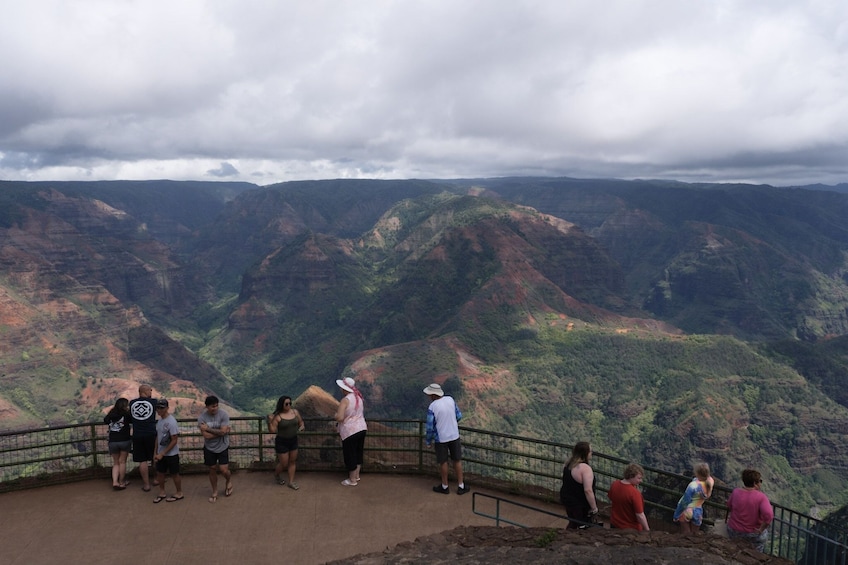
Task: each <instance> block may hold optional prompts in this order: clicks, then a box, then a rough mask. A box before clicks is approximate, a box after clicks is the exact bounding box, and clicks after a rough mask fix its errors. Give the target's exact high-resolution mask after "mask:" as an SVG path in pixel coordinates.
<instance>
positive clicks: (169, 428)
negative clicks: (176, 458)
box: [156, 414, 180, 457]
mask: <svg viewBox="0 0 848 565" xmlns="http://www.w3.org/2000/svg"><path fill="white" fill-rule="evenodd" d="M178 435H180V427H179V426H178V425H177V419H176V418H174V417H173V416H172V415H170V414H168V416H167V417H165V418H162V419H161V420H159V421H158V422H156V441H157V443H158V447H157V453H162V452H161V451H159V450H162V449H165V448H166V447H167V446H168V444H169V443H171V438H172V437H173V436H178ZM179 454H180V443H179V442H177V443H176V444H175V445H174V447H172V448H171V450H170V451H168V452H166V453H162V455H164V456H166V457H168V456H170V455H179Z"/></svg>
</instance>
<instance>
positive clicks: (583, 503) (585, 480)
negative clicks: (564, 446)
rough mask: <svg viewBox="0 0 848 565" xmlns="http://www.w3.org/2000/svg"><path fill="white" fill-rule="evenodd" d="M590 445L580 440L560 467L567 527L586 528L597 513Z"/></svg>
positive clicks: (560, 495)
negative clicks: (590, 462)
mask: <svg viewBox="0 0 848 565" xmlns="http://www.w3.org/2000/svg"><path fill="white" fill-rule="evenodd" d="M591 458H592V446H591V445H589V442H587V441H580V442H577V444H576V445H575V446H574V448H573V449H572V450H571V458H569V460H568V461H567V462H566V463H565V466H564V467H563V468H562V488H561V489H560V491H559V497H560V501H561V502H562V504H563V506H565V513H566V514H568V518H569V520H568V526H567V529H572V530H573V529H576V528H586V527H588V526H589V525H590V524H591V523H592V519H593V518H594V517H595V515H597V513H598V502H597V500H595V474H594V472H592V467H591V466H590V465H589V460H590V459H591Z"/></svg>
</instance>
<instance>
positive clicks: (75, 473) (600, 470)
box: [0, 417, 848, 565]
mask: <svg viewBox="0 0 848 565" xmlns="http://www.w3.org/2000/svg"><path fill="white" fill-rule="evenodd" d="M178 422H179V425H180V430H181V433H180V460H181V463H182V464H183V465H186V466H187V467H188V468H190V467H191V466H197V467H198V470H201V469H203V467H202V464H203V438H202V436H201V435H200V432H199V430H198V429H197V425H196V421H195V420H194V419H180V420H178ZM368 425H369V430H368V440H367V441H366V451H365V459H366V461H365V467H366V469H367V470H368V471H369V472H415V473H427V474H434V475H435V474H436V462H435V456H434V454H433V450H432V449H427V448H426V445H425V442H424V422H423V421H421V420H369V421H368ZM231 426H232V428H233V430H232V432H231V434H230V461H231V464H233V466H234V467H236V468H248V469H250V468H253V469H270V468H271V467H273V465H274V461H275V454H274V435H273V434H271V433H270V432H268V431H267V427H266V424H265V420H264V418H262V417H238V418H232V419H231ZM306 426H307V431H306V432H302V433H301V434H300V436H299V437H300V441H299V456H298V468H299V469H300V470H307V471H308V470H343V468H344V466H343V462H342V454H341V443H340V442H339V440H338V433H337V432H336V430H335V427H334V426H333V425H332V422H331V421H330V420H319V419H307V420H306ZM460 430H461V431H462V441H463V469H464V471H465V474H466V476H468V477H469V479H470V480H471V481H472V482H474V483H479V484H481V485H483V484H485V485H486V486H489V487H491V488H495V489H498V490H501V491H505V492H513V493H516V494H520V495H522V496H525V497H529V498H536V499H539V500H545V501H549V502H556V501H558V499H559V487H560V484H561V481H562V466H563V463H564V461H565V460H566V459H568V457H569V456H570V455H571V448H572V446H571V445H568V444H563V443H557V442H551V441H544V440H539V439H533V438H527V437H523V436H516V435H511V434H504V433H497V432H492V431H488V430H481V429H476V428H469V427H465V426H460ZM107 443H108V433H107V429H106V426H105V425H103V424H100V423H88V424H76V425H68V426H58V427H47V428H38V429H30V430H21V431H13V432H3V433H0V492H5V491H9V490H17V489H23V488H33V487H39V486H45V485H49V484H56V483H62V482H68V481H73V480H81V479H86V478H90V477H108V476H109V472H110V471H109V470H110V468H111V458H110V457H109V454H108V448H107ZM627 463H628V461H626V460H624V459H621V458H617V457H612V456H608V455H604V454H601V453H597V452H595V453H593V456H592V468H593V470H594V472H595V476H596V480H597V487H598V491H599V493H598V499H599V502H600V503H601V504H602V503H603V501H604V499H605V496H604V493H606V492H607V491H608V489H609V486H610V485H611V484H612V482H613V481H614V480H616V479H617V478H619V477H620V474H621V472H622V470H623V468H624V466H625V465H626V464H627ZM134 468H135V464H133V463H132V462H129V463H128V468H127V470H128V472H132V471H133V470H134ZM690 480H691V478H690V477H688V476H684V475H679V474H675V473H669V472H666V471H663V470H660V469H654V468H650V467H645V478H644V481H643V482H642V485H641V488H642V492H643V496H644V498H645V503H646V506H647V507H648V510H647V514H648V516H649V518H650V519H651V520H652V521H653V522H654V523H657V522H660V523H663V522H664V523H666V524H670V522H671V516H672V513H673V511H674V508H675V506H676V505H677V500H678V499H679V498H680V495H681V493H682V492H683V490H684V489H685V488H686V485H687V484H688V483H689V481H690ZM729 493H730V489H727V488H723V487H718V486H717V487H716V489H715V491H714V494H713V497H712V498H711V499H710V500H709V501H708V502H707V504H706V505H705V522H706V523H707V524H708V525H712V523H713V522H714V521H715V520H719V519H724V518H726V516H727V507H726V506H725V505H724V501H725V500H726V499H727V496H728V495H729ZM773 506H774V510H775V520H774V523H773V525H772V528H771V533H770V536H771V537H770V540H769V542H768V544H767V546H766V551H767V552H769V553H771V554H772V555H777V556H780V557H784V558H788V559H791V560H793V561H795V562H796V563H798V564H800V565H814V564H816V565H817V564H819V563H822V564H825V563H826V564H840V565H848V532H846V531H845V530H843V529H841V528H839V527H837V526H834V525H831V524H828V523H826V522H824V521H821V520H817V519H815V518H813V517H811V516H808V515H806V514H803V513H800V512H796V511H794V510H792V509H789V508H785V507H783V506H780V505H777V504H775V505H773Z"/></svg>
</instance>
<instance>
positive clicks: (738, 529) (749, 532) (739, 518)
mask: <svg viewBox="0 0 848 565" xmlns="http://www.w3.org/2000/svg"><path fill="white" fill-rule="evenodd" d="M742 484H743V485H745V486H744V487H743V488H735V489H733V492H732V493H730V497H729V498H728V499H727V511H728V512H729V513H730V517H729V518H728V520H727V535H728V537H729V538H730V539H734V538H741V539H746V540H748V541H750V542H751V543H752V544H754V547H756V548H757V551H760V552H764V551H765V548H766V541H768V527H769V525H770V524H771V523H772V520H774V509H773V508H772V506H771V502H769V499H768V497H767V496H766V495H765V493H763V492H762V488H763V477H762V475H760V472H759V471H755V470H754V469H745V470H744V471H742Z"/></svg>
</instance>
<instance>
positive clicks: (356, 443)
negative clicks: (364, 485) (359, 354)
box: [336, 377, 368, 487]
mask: <svg viewBox="0 0 848 565" xmlns="http://www.w3.org/2000/svg"><path fill="white" fill-rule="evenodd" d="M336 384H337V385H339V388H340V389H342V390H343V391H345V392H346V393H347V394H346V395H345V397H344V398H342V400H341V402H339V407H338V409H336V422H338V425H339V436H341V438H342V455H343V456H344V463H345V467H346V468H347V474H348V477H347V478H346V479H345V480H343V481H342V484H343V485H344V486H346V487H355V486H356V484H357V483H358V482H359V471H360V470H361V469H362V458H363V453H364V452H365V432H366V430H368V426H367V425H366V424H365V416H364V415H363V408H364V405H363V403H362V393H360V392H359V390H358V389H357V388H356V382H355V381H354V380H353V379H352V378H350V377H347V378H346V379H344V380H341V379H338V380H336Z"/></svg>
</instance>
